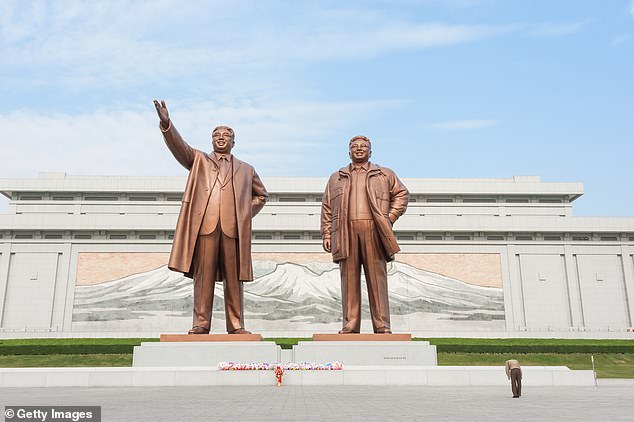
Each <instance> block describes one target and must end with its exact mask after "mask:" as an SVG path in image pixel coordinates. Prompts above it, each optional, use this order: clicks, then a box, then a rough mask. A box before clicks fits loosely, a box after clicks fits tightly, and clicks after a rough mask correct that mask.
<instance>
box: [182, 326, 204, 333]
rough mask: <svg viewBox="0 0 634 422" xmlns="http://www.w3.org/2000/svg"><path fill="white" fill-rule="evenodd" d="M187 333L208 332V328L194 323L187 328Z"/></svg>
mask: <svg viewBox="0 0 634 422" xmlns="http://www.w3.org/2000/svg"><path fill="white" fill-rule="evenodd" d="M187 334H209V328H205V327H200V326H198V325H196V326H195V327H193V328H192V329H191V330H189V331H188V332H187Z"/></svg>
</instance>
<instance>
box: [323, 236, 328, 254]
mask: <svg viewBox="0 0 634 422" xmlns="http://www.w3.org/2000/svg"><path fill="white" fill-rule="evenodd" d="M322 246H323V247H324V250H325V251H326V252H330V239H324V241H323V243H322Z"/></svg>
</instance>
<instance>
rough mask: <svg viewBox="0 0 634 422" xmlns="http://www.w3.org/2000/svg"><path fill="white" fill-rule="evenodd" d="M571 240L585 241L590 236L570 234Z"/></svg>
mask: <svg viewBox="0 0 634 422" xmlns="http://www.w3.org/2000/svg"><path fill="white" fill-rule="evenodd" d="M572 240H574V241H584V242H586V241H588V240H590V236H572Z"/></svg>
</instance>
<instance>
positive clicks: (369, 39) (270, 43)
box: [0, 0, 516, 90]
mask: <svg viewBox="0 0 634 422" xmlns="http://www.w3.org/2000/svg"><path fill="white" fill-rule="evenodd" d="M122 11H125V13H122ZM210 17H212V18H211V19H210ZM280 20H287V21H289V22H291V23H290V24H289V23H287V22H285V24H284V25H280ZM293 22H294V23H295V24H293ZM514 29H516V27H514V26H510V25H455V24H448V23H417V22H412V21H407V20H403V18H399V17H390V14H389V13H385V11H381V12H374V11H372V10H371V9H370V10H366V9H364V8H359V9H352V8H348V9H345V8H344V9H342V8H339V6H337V7H324V6H322V5H321V4H320V3H302V4H301V6H295V5H294V4H292V3H291V4H285V5H284V6H282V5H281V4H277V3H270V4H269V3H268V2H266V3H264V2H256V1H254V2H230V1H226V2H205V1H201V2H195V1H191V2H181V1H175V0H163V1H145V2H142V1H124V0H118V1H110V2H99V3H94V2H81V1H78V2H72V3H69V2H45V3H28V2H27V3H24V2H3V4H2V5H1V6H0V54H2V56H3V57H10V58H11V60H10V63H9V66H8V68H10V69H11V70H12V71H11V72H8V76H11V77H12V78H13V83H16V84H19V83H20V78H21V75H22V74H25V75H28V78H29V84H32V81H33V80H34V79H36V80H40V82H41V83H42V84H51V83H58V84H63V85H65V86H70V87H72V88H73V89H76V90H80V89H82V87H84V86H91V85H93V86H94V85H100V86H106V87H107V86H130V85H131V86H135V87H136V86H138V84H139V83H146V84H154V85H159V84H161V83H169V82H170V81H173V80H179V81H181V80H183V78H185V77H191V76H199V77H200V76H202V77H204V78H206V79H208V81H207V83H208V84H211V85H217V86H221V85H223V84H224V83H225V81H226V80H227V79H231V78H236V77H237V76H236V74H238V73H240V72H243V71H244V69H245V68H249V69H251V71H252V72H253V71H254V69H261V68H273V69H279V67H280V66H284V64H286V63H293V62H296V61H299V62H305V61H322V60H349V59H355V58H360V57H362V58H366V57H374V56H377V55H380V54H383V53H386V52H389V51H394V50H402V49H424V48H430V47H438V46H447V45H455V44H463V43H469V42H474V41H478V40H482V39H485V38H489V37H494V36H497V35H499V34H502V33H505V32H508V31H512V30H514ZM219 34H222V36H219ZM24 69H28V71H27V72H24V71H23V70H24ZM209 69H213V71H209ZM205 70H206V71H205ZM16 75H17V76H16Z"/></svg>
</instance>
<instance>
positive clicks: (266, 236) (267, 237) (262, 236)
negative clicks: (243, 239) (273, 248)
mask: <svg viewBox="0 0 634 422" xmlns="http://www.w3.org/2000/svg"><path fill="white" fill-rule="evenodd" d="M255 239H256V240H270V239H273V236H272V235H270V234H256V235H255Z"/></svg>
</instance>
